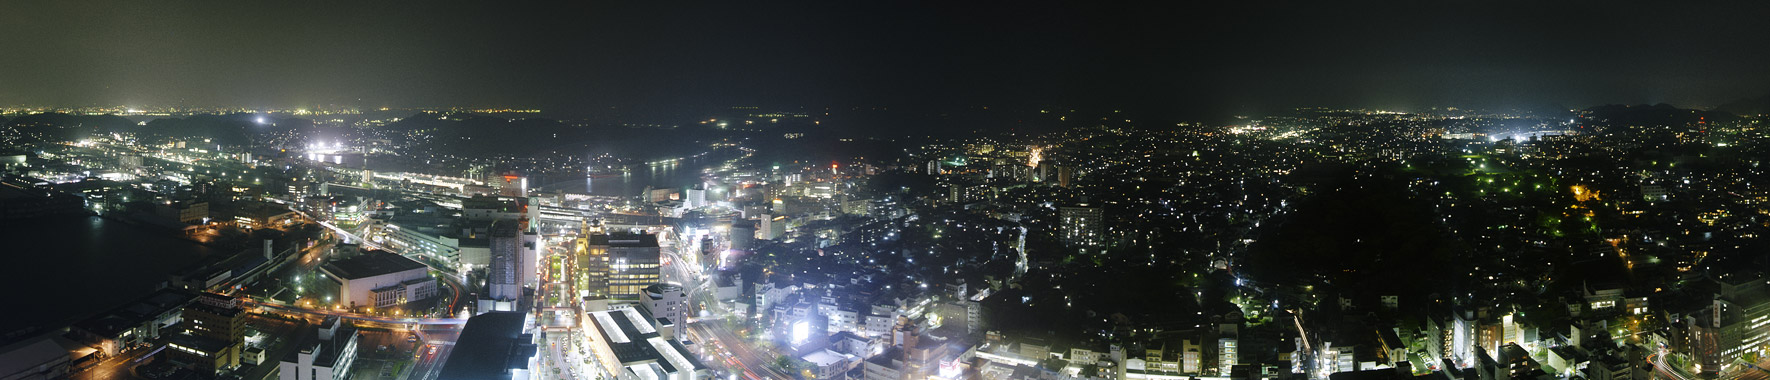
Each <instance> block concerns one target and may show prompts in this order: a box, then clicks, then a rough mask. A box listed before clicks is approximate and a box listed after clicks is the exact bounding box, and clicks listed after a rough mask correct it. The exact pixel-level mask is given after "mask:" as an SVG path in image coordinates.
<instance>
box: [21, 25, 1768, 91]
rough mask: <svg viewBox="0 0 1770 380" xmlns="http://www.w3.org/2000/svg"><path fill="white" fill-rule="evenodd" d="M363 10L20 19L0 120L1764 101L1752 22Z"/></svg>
mask: <svg viewBox="0 0 1770 380" xmlns="http://www.w3.org/2000/svg"><path fill="white" fill-rule="evenodd" d="M365 3H372V4H358V3H357V2H326V1H118V2H98V1H35V0H27V1H7V2H4V3H0V48H3V49H4V51H3V52H0V104H28V105H63V106H66V105H115V104H127V105H149V106H154V105H160V106H164V105H239V106H257V107H296V106H314V105H322V104H345V105H359V106H384V105H385V106H452V105H463V106H523V107H543V108H549V109H597V108H599V107H607V106H626V107H663V108H668V107H683V106H724V105H763V106H798V105H805V106H823V105H837V106H848V105H875V104H877V105H896V106H943V107H950V106H970V105H1008V106H1012V105H1043V104H1057V105H1075V106H1091V107H1115V108H1116V107H1124V108H1130V109H1135V110H1140V111H1143V112H1156V113H1166V114H1171V115H1175V116H1184V115H1186V114H1188V113H1197V112H1209V111H1219V112H1220V111H1223V110H1234V111H1236V112H1239V111H1241V110H1252V109H1272V108H1279V107H1291V106H1313V105H1325V106H1373V107H1424V106H1441V105H1462V106H1476V107H1506V106H1537V105H1543V104H1562V105H1568V106H1587V105H1594V104H1603V103H1659V102H1668V103H1673V104H1679V105H1687V106H1712V105H1717V104H1719V103H1723V102H1727V101H1730V100H1735V99H1738V98H1741V97H1747V96H1758V95H1763V94H1766V93H1770V70H1765V69H1764V67H1766V66H1765V62H1767V61H1766V58H1770V49H1766V48H1765V47H1766V46H1770V23H1767V22H1764V21H1763V18H1764V16H1765V15H1767V14H1770V12H1766V11H1767V10H1770V6H1766V5H1763V4H1764V3H1765V2H1757V1H1738V2H1720V1H1688V2H1686V1H1658V2H1642V3H1639V4H1636V3H1630V2H1618V1H1603V2H1597V1H1593V2H1586V1H1524V2H1509V1H1433V0H1419V1H1393V2H1365V1H1295V2H1293V1H1259V0H1255V1H1230V2H1222V3H1215V2H1203V1H1174V2H1169V3H1175V4H1170V5H1165V6H1161V7H1158V8H1149V7H1145V6H1144V5H1133V4H1123V5H1111V4H1094V3H1098V2H1088V3H1057V2H1044V1H1003V2H957V1H930V2H924V3H912V2H903V3H899V2H885V1H827V0H825V1H806V2H755V3H752V2H744V1H724V2H712V3H691V2H675V1H655V2H654V1H638V2H572V3H571V4H566V5H554V4H547V5H511V4H504V3H506V2H475V3H465V4H464V3H460V2H445V1H416V2H365ZM519 3H520V2H519ZM956 3H963V4H956ZM1128 3H1129V2H1128ZM1138 3H1141V2H1138ZM359 99H360V100H359Z"/></svg>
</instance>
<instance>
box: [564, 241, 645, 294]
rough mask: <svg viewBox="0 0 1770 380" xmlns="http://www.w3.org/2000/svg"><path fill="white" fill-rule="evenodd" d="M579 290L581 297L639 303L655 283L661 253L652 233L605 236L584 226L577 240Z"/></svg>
mask: <svg viewBox="0 0 1770 380" xmlns="http://www.w3.org/2000/svg"><path fill="white" fill-rule="evenodd" d="M578 239H579V240H578V247H579V251H580V252H579V255H580V256H579V257H578V260H577V261H578V263H579V268H578V269H579V273H581V274H582V275H581V277H580V279H581V281H582V282H581V283H580V287H579V289H581V291H582V292H583V293H585V294H584V295H598V296H604V297H608V298H611V299H622V300H639V299H640V296H641V295H642V293H644V292H643V290H644V289H645V287H647V286H651V285H652V284H656V283H658V279H659V273H660V272H659V264H660V263H661V261H662V258H661V255H662V250H660V249H659V247H658V236H657V235H653V234H608V233H604V232H603V230H602V228H601V226H600V225H590V224H586V225H585V228H584V229H583V231H582V232H581V235H579V237H578Z"/></svg>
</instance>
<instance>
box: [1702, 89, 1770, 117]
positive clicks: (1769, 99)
mask: <svg viewBox="0 0 1770 380" xmlns="http://www.w3.org/2000/svg"><path fill="white" fill-rule="evenodd" d="M1715 110H1716V111H1724V112H1730V113H1733V114H1735V115H1764V114H1770V94H1764V95H1761V96H1757V97H1751V98H1745V99H1739V100H1735V101H1732V102H1727V103H1726V104H1722V105H1721V106H1720V107H1715Z"/></svg>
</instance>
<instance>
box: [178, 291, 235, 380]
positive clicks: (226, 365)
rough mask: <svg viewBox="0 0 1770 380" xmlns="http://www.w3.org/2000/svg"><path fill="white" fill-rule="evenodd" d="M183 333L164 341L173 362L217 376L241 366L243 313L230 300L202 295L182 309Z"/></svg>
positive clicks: (230, 298)
mask: <svg viewBox="0 0 1770 380" xmlns="http://www.w3.org/2000/svg"><path fill="white" fill-rule="evenodd" d="M184 327H185V330H184V332H183V333H179V334H175V335H172V336H170V337H168V338H167V339H166V348H167V350H166V353H167V354H168V355H169V356H170V357H171V358H172V361H173V362H176V363H180V364H183V365H185V366H187V367H190V368H193V369H196V370H199V371H202V372H205V373H219V372H221V371H223V370H228V369H232V368H235V367H239V366H240V351H241V350H242V349H244V348H245V346H246V311H245V309H243V308H241V307H240V301H239V300H238V299H234V298H233V297H228V296H223V295H218V294H211V293H204V294H202V295H199V296H197V299H196V302H195V303H192V304H191V305H190V306H185V308H184Z"/></svg>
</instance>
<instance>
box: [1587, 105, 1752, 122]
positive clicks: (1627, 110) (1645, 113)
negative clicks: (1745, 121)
mask: <svg viewBox="0 0 1770 380" xmlns="http://www.w3.org/2000/svg"><path fill="white" fill-rule="evenodd" d="M1582 116H1583V117H1584V118H1585V119H1586V120H1585V121H1586V122H1587V123H1591V124H1593V125H1602V126H1624V125H1688V124H1693V123H1696V122H1701V121H1706V122H1724V121H1732V120H1737V119H1739V117H1738V116H1735V115H1734V114H1732V113H1728V112H1723V111H1705V110H1695V109H1684V108H1678V107H1675V106H1672V105H1670V104H1664V103H1660V104H1654V105H1619V104H1611V105H1603V106H1597V107H1592V108H1587V109H1585V111H1584V114H1583V115H1582Z"/></svg>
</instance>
